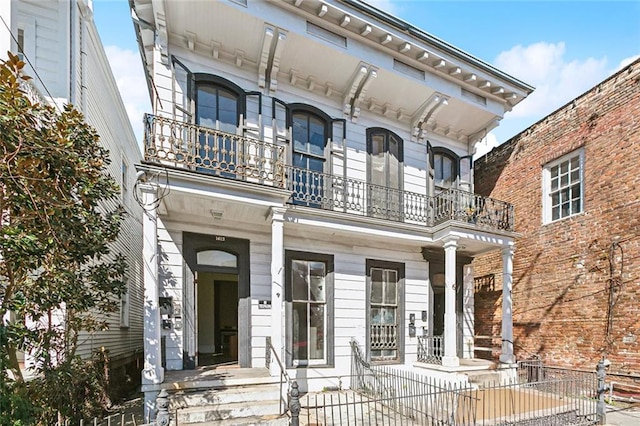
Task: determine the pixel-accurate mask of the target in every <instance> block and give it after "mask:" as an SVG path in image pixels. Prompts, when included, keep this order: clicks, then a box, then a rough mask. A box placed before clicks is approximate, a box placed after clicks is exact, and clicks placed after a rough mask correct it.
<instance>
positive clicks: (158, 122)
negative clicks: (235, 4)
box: [144, 115, 514, 231]
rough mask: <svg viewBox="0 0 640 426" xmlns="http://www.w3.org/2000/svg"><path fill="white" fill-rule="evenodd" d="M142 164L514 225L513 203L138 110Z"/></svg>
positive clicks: (426, 217)
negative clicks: (311, 158)
mask: <svg viewBox="0 0 640 426" xmlns="http://www.w3.org/2000/svg"><path fill="white" fill-rule="evenodd" d="M144 146H145V153H144V158H145V161H146V162H149V163H156V164H161V165H164V166H171V167H177V168H183V169H187V170H193V171H197V172H200V173H205V174H210V175H214V176H221V177H225V178H231V179H236V180H242V181H245V182H252V183H258V184H262V185H267V186H272V187H277V188H284V189H287V190H288V191H290V192H291V199H290V202H291V203H292V204H294V205H304V206H309V207H316V208H321V209H325V210H333V211H341V212H344V213H350V214H357V215H361V216H368V217H375V218H380V219H386V220H391V221H395V222H404V223H413V224H420V225H426V226H434V225H439V224H441V223H444V222H447V221H451V220H456V221H462V222H466V223H472V224H474V225H476V226H478V227H486V228H489V229H494V230H506V231H513V220H514V217H513V206H512V205H510V204H509V203H506V202H504V201H499V200H495V199H492V198H489V197H483V196H480V195H477V194H472V193H470V192H466V191H461V190H456V189H452V190H448V191H444V192H442V193H440V194H438V195H436V196H435V197H429V196H427V195H425V194H419V193H416V192H411V191H405V190H401V189H396V188H389V187H384V186H379V185H373V184H370V183H368V182H365V181H362V180H358V179H353V178H349V177H343V176H338V175H331V174H327V173H322V172H317V171H314V170H309V169H303V168H299V167H293V166H291V165H287V164H286V150H285V147H284V146H281V145H274V144H271V143H268V142H264V141H261V140H258V139H254V138H250V137H246V136H242V135H236V134H231V133H226V132H222V131H219V130H214V129H209V128H206V127H201V126H197V125H194V124H189V123H185V122H183V121H177V120H171V119H168V118H164V117H158V116H153V115H145V138H144Z"/></svg>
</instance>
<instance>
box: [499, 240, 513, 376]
mask: <svg viewBox="0 0 640 426" xmlns="http://www.w3.org/2000/svg"><path fill="white" fill-rule="evenodd" d="M514 249H515V248H514V246H513V244H511V245H509V246H507V247H504V248H503V249H502V352H501V354H500V362H501V363H504V364H513V363H514V362H516V359H515V356H514V353H513V314H512V304H513V301H512V299H511V289H512V285H513V252H514Z"/></svg>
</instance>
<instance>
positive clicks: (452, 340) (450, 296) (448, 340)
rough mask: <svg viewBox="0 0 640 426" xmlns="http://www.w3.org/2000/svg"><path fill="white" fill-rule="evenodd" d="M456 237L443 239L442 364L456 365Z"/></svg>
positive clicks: (458, 361) (447, 365)
mask: <svg viewBox="0 0 640 426" xmlns="http://www.w3.org/2000/svg"><path fill="white" fill-rule="evenodd" d="M457 247H458V238H456V237H450V238H447V239H445V240H444V356H443V357H442V365H443V366H445V367H457V366H459V365H460V359H459V358H458V356H457V341H458V327H457V325H456V317H457V315H456V249H457Z"/></svg>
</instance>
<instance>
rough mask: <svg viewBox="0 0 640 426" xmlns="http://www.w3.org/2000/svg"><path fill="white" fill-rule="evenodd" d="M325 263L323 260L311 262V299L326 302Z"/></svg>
mask: <svg viewBox="0 0 640 426" xmlns="http://www.w3.org/2000/svg"><path fill="white" fill-rule="evenodd" d="M324 268H325V265H324V263H322V262H309V281H310V298H311V300H314V301H318V302H324V300H325V282H324V277H325V270H324Z"/></svg>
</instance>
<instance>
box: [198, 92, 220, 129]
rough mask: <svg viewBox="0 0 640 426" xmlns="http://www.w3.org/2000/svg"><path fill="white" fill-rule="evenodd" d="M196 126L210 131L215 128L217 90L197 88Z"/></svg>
mask: <svg viewBox="0 0 640 426" xmlns="http://www.w3.org/2000/svg"><path fill="white" fill-rule="evenodd" d="M196 109H197V124H198V125H200V126H204V127H209V128H211V129H215V128H216V119H217V118H218V104H217V90H216V89H215V87H211V86H200V87H198V93H197V106H196Z"/></svg>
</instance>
